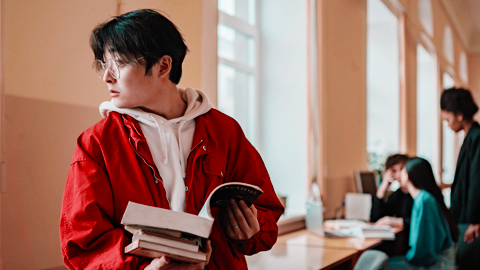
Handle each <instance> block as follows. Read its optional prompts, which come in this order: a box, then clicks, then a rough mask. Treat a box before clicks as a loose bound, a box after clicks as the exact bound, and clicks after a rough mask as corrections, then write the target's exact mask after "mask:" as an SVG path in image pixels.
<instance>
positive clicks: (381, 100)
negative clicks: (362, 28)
mask: <svg viewBox="0 0 480 270" xmlns="http://www.w3.org/2000/svg"><path fill="white" fill-rule="evenodd" d="M367 5H368V9H367V18H368V19H367V20H368V28H367V151H368V153H369V163H370V167H371V169H378V168H380V164H382V163H383V162H384V161H385V158H386V156H388V155H390V154H393V153H397V152H398V151H399V141H400V104H399V97H400V77H399V47H398V46H399V45H398V44H399V40H398V30H397V29H398V19H397V17H396V16H395V15H393V14H392V12H391V11H390V10H389V9H388V8H387V7H386V6H385V5H384V4H383V3H382V1H381V0H368V2H367Z"/></svg>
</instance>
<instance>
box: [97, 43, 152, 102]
mask: <svg viewBox="0 0 480 270" xmlns="http://www.w3.org/2000/svg"><path fill="white" fill-rule="evenodd" d="M108 59H113V60H121V58H120V57H119V56H118V55H115V54H111V53H110V52H108V50H105V59H104V60H105V61H106V60H108ZM138 61H142V60H138ZM118 69H119V71H120V76H119V77H120V78H118V79H115V78H113V77H112V75H111V74H110V73H109V72H108V71H107V72H105V74H104V75H103V81H104V82H105V83H106V84H107V86H108V91H109V92H110V96H111V97H112V99H113V103H114V104H115V106H117V107H118V108H134V107H142V108H146V109H148V108H151V107H152V106H153V104H152V102H153V101H155V100H159V98H161V97H159V96H160V95H161V93H160V91H159V89H160V87H159V82H158V80H157V78H156V76H155V74H156V73H155V71H156V70H157V69H158V64H157V65H154V66H153V67H152V70H151V71H150V72H149V74H147V75H145V67H144V66H142V65H140V64H139V63H138V62H137V61H132V62H131V63H129V64H126V65H123V66H121V67H119V68H118Z"/></svg>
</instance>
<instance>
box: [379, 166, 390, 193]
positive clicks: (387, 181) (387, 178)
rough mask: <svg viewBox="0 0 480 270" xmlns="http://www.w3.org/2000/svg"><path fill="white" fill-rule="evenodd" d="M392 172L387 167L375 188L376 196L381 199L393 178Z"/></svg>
mask: <svg viewBox="0 0 480 270" xmlns="http://www.w3.org/2000/svg"><path fill="white" fill-rule="evenodd" d="M392 174H393V172H392V170H391V169H388V170H386V171H385V172H384V173H383V177H382V183H381V184H380V186H379V187H378V189H377V198H379V199H383V197H385V193H387V190H388V187H389V186H390V184H391V183H392V180H393V175H392Z"/></svg>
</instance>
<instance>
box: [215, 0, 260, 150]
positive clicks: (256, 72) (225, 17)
mask: <svg viewBox="0 0 480 270" xmlns="http://www.w3.org/2000/svg"><path fill="white" fill-rule="evenodd" d="M254 2H255V24H254V25H251V24H249V23H248V22H246V21H243V20H241V19H239V18H235V17H233V16H230V15H229V14H226V13H224V12H223V11H221V10H220V9H219V8H218V4H217V10H218V23H217V28H218V26H219V25H220V24H223V25H226V26H228V27H231V28H233V29H234V30H235V31H238V32H241V33H243V34H246V35H249V36H251V37H252V38H253V39H254V43H255V46H254V47H255V66H254V67H250V66H248V65H246V64H243V63H239V62H236V61H231V60H228V59H225V58H222V57H220V56H219V55H218V48H217V67H218V66H219V65H221V64H223V65H227V66H230V67H233V68H234V69H236V70H240V71H242V72H245V73H247V74H252V75H253V77H254V80H255V84H254V85H255V89H254V93H255V98H254V100H253V104H252V107H253V108H254V111H255V112H256V113H258V112H261V104H262V103H261V97H262V94H261V89H260V85H261V84H260V82H261V74H260V66H261V62H260V60H261V58H260V25H259V21H260V16H259V14H260V12H259V7H260V5H259V0H254ZM217 43H218V34H217ZM217 76H218V71H217ZM217 81H218V78H217ZM218 89H219V88H218V85H217V95H218ZM248 102H250V101H248ZM217 107H219V106H218V104H217ZM250 121H253V123H251V122H250ZM260 122H261V121H260V119H259V118H255V117H252V116H249V117H248V120H247V125H248V126H249V127H250V126H251V125H252V124H253V128H254V130H253V133H252V134H253V138H249V140H252V141H251V143H252V144H253V145H254V146H255V147H256V148H257V149H259V150H261V149H262V144H261V139H260V138H261V136H260V127H261V123H260ZM244 132H245V131H244Z"/></svg>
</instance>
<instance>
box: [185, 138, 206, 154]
mask: <svg viewBox="0 0 480 270" xmlns="http://www.w3.org/2000/svg"><path fill="white" fill-rule="evenodd" d="M202 142H203V140H200V141H199V142H198V143H197V144H196V145H195V147H193V148H192V150H190V153H188V156H190V154H191V153H192V151H193V150H195V148H197V146H198V145H200V144H201V143H202Z"/></svg>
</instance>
